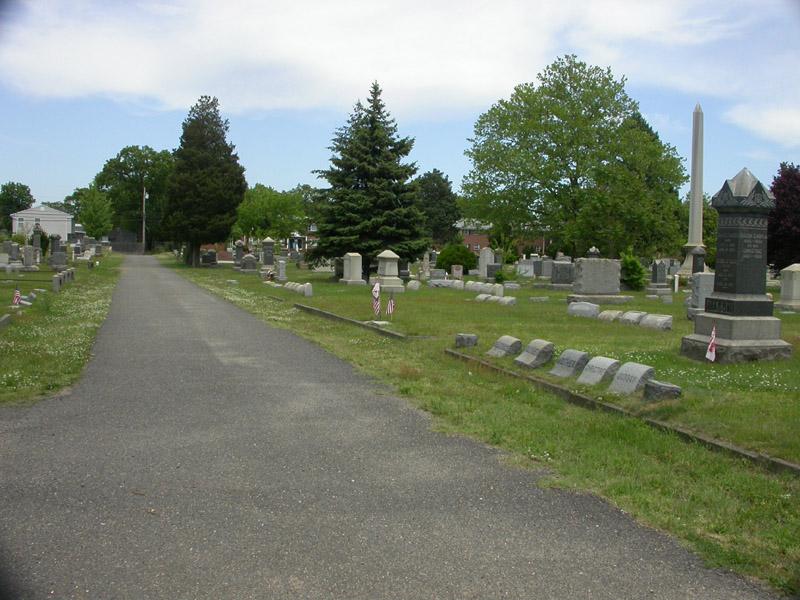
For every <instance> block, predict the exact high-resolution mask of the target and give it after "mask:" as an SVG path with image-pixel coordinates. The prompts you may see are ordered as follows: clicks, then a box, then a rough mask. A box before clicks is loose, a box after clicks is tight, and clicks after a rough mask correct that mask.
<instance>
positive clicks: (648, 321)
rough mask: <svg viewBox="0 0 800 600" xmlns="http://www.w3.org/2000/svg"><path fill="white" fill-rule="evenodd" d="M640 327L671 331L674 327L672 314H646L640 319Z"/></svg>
mask: <svg viewBox="0 0 800 600" xmlns="http://www.w3.org/2000/svg"><path fill="white" fill-rule="evenodd" d="M639 326H640V327H647V328H648V329H659V330H661V331H669V330H670V329H672V315H654V314H648V315H645V316H644V317H643V318H642V320H641V321H639Z"/></svg>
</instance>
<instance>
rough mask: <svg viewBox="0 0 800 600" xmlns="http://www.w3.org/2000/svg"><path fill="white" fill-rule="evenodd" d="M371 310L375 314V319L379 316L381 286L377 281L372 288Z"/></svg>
mask: <svg viewBox="0 0 800 600" xmlns="http://www.w3.org/2000/svg"><path fill="white" fill-rule="evenodd" d="M372 310H373V312H374V313H375V318H379V317H380V316H381V284H380V282H379V281H376V282H375V285H374V286H373V287H372Z"/></svg>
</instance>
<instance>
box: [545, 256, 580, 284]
mask: <svg viewBox="0 0 800 600" xmlns="http://www.w3.org/2000/svg"><path fill="white" fill-rule="evenodd" d="M573 281H575V265H574V264H573V263H571V262H562V261H558V260H557V261H555V262H554V263H553V274H552V276H551V277H550V283H551V284H553V285H566V286H570V287H572V282H573Z"/></svg>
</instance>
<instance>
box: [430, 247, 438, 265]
mask: <svg viewBox="0 0 800 600" xmlns="http://www.w3.org/2000/svg"><path fill="white" fill-rule="evenodd" d="M438 259H439V253H438V252H436V251H435V250H432V251H431V265H436V261H437V260H438Z"/></svg>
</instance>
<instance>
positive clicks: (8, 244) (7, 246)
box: [0, 240, 12, 259]
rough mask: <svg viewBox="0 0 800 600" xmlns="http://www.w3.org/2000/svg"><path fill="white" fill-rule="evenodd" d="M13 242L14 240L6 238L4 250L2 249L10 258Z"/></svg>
mask: <svg viewBox="0 0 800 600" xmlns="http://www.w3.org/2000/svg"><path fill="white" fill-rule="evenodd" d="M11 244H12V242H11V241H10V240H6V241H5V242H3V246H2V250H0V252H2V253H3V254H8V256H9V259H10V257H11Z"/></svg>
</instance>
